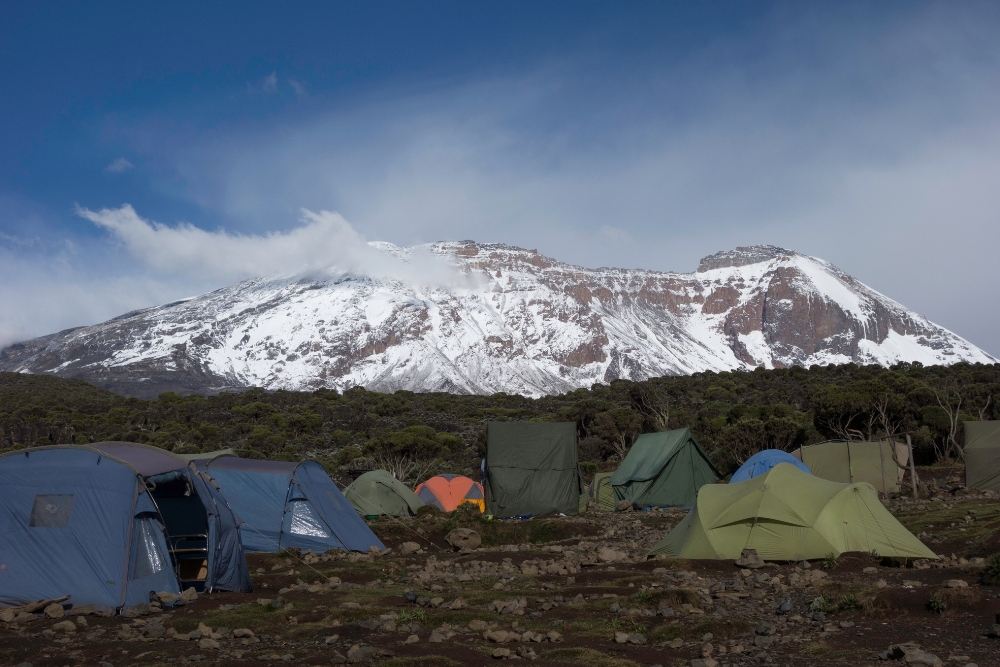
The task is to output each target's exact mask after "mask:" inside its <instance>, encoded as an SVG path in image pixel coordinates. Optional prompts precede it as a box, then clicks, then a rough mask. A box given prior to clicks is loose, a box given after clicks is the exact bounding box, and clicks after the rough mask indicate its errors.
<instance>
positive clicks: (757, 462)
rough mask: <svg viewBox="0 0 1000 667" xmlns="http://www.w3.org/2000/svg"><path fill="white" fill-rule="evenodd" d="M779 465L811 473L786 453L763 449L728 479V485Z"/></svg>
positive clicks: (800, 462) (778, 450) (761, 473)
mask: <svg viewBox="0 0 1000 667" xmlns="http://www.w3.org/2000/svg"><path fill="white" fill-rule="evenodd" d="M779 463H791V464H792V465H793V466H795V467H796V468H798V469H799V470H802V471H805V472H807V473H809V474H810V475H811V474H812V471H811V470H809V468H807V467H806V466H805V464H804V463H802V461H799V460H798V459H797V458H795V457H794V456H792V455H791V454H789V453H788V452H783V451H781V450H780V449H765V450H763V451H760V452H757V453H756V454H754V455H753V456H751V457H750V458H748V459H747V461H746V463H744V464H743V465H741V466H740V469H739V470H737V471H736V472H734V473H733V476H732V477H731V478H730V479H729V483H730V484H735V483H736V482H742V481H745V480H748V479H751V478H753V477H756V476H757V475H763V474H764V473H766V472H767V471H768V470H770V469H771V468H773V467H774V466H776V465H778V464H779Z"/></svg>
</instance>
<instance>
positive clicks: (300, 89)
mask: <svg viewBox="0 0 1000 667" xmlns="http://www.w3.org/2000/svg"><path fill="white" fill-rule="evenodd" d="M288 85H289V86H291V87H292V90H294V91H295V96H296V97H298V98H303V97H305V96H306V84H304V83H303V82H301V81H296V80H295V79H289V80H288Z"/></svg>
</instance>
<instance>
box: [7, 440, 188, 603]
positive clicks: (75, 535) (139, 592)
mask: <svg viewBox="0 0 1000 667" xmlns="http://www.w3.org/2000/svg"><path fill="white" fill-rule="evenodd" d="M0 561H2V562H0V607H11V606H18V605H22V604H26V603H28V602H34V601H36V600H42V599H52V598H61V597H63V596H65V595H69V596H70V598H69V600H68V601H67V603H66V604H72V605H73V606H74V607H75V606H83V605H93V606H94V607H95V608H98V609H103V610H105V611H112V610H115V609H119V608H122V607H132V606H135V605H137V604H140V603H146V602H149V595H150V592H154V593H159V592H161V591H165V592H168V593H175V594H176V593H180V585H179V583H178V581H177V577H176V576H175V574H174V570H173V568H172V567H171V566H170V557H169V555H168V553H167V537H166V535H165V534H164V530H163V526H162V520H161V516H160V513H159V512H158V511H157V508H156V503H155V502H153V498H152V497H151V495H150V494H149V492H148V491H147V489H146V484H145V483H144V481H143V479H142V477H141V476H140V475H139V473H138V472H137V471H136V469H135V468H133V467H132V466H131V465H129V464H128V463H125V462H124V461H119V460H117V459H115V458H113V457H109V456H107V455H105V454H103V453H101V452H99V451H97V450H95V449H91V448H89V447H73V446H59V445H57V446H52V447H36V448H32V449H24V450H19V451H14V452H9V453H7V454H2V455H0Z"/></svg>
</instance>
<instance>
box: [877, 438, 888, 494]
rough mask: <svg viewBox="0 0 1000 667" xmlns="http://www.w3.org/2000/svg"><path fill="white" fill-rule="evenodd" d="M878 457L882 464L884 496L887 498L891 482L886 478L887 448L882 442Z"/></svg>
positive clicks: (879, 445)
mask: <svg viewBox="0 0 1000 667" xmlns="http://www.w3.org/2000/svg"><path fill="white" fill-rule="evenodd" d="M878 457H879V460H881V462H882V495H883V496H884V497H886V498H888V497H889V482H888V480H886V478H885V448H884V447H882V441H881V440H879V443H878Z"/></svg>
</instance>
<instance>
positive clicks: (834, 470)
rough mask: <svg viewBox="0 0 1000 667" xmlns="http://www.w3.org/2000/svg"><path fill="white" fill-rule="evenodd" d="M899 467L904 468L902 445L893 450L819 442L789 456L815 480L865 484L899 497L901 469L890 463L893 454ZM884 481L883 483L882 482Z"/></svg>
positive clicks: (886, 444) (881, 445) (885, 444)
mask: <svg viewBox="0 0 1000 667" xmlns="http://www.w3.org/2000/svg"><path fill="white" fill-rule="evenodd" d="M894 449H896V450H900V451H897V452H896V453H897V458H899V457H900V456H902V457H903V458H901V459H900V463H901V464H903V465H905V464H906V445H899V446H898V447H895V448H894V447H893V443H889V442H846V441H837V442H821V443H819V444H818V445H807V446H805V447H802V448H801V449H797V450H795V451H794V452H792V456H794V457H795V458H797V459H799V460H800V461H802V462H803V463H804V464H806V467H807V468H809V469H810V470H812V473H813V474H814V475H816V476H817V477H822V478H823V479H828V480H830V481H831V482H841V483H843V484H857V483H859V482H868V483H869V484H871V485H872V486H874V487H875V489H876V490H878V491H879V492H881V493H885V492H886V488H888V491H889V492H891V493H899V482H900V481H901V480H902V478H903V468H901V467H900V466H899V465H897V464H896V460H895V459H893V450H894ZM883 480H884V481H883Z"/></svg>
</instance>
